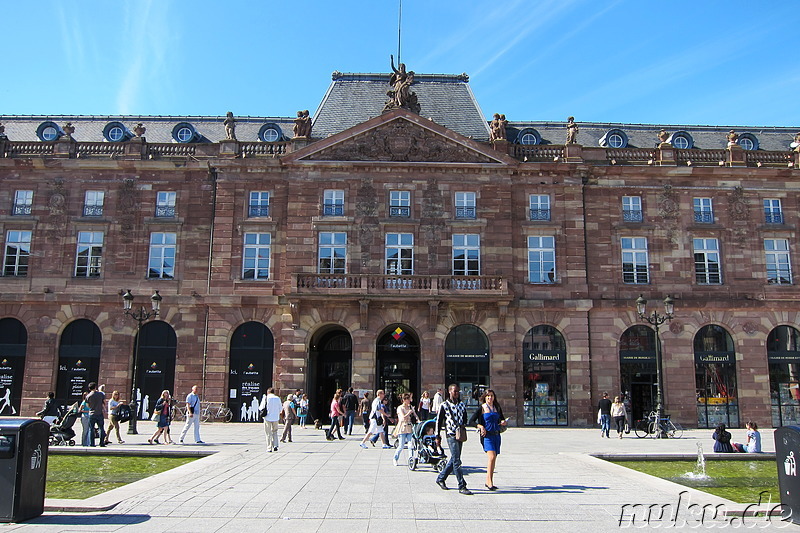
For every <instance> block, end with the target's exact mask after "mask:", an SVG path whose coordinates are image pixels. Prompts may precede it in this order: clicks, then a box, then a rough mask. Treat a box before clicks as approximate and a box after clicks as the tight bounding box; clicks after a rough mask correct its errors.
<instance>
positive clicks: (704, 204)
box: [694, 198, 714, 224]
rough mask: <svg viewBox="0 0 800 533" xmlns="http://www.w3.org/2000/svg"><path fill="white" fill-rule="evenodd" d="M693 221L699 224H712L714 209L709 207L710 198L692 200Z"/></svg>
mask: <svg viewBox="0 0 800 533" xmlns="http://www.w3.org/2000/svg"><path fill="white" fill-rule="evenodd" d="M694 221H695V222H699V223H701V224H713V223H714V209H713V208H712V206H711V198H695V199H694Z"/></svg>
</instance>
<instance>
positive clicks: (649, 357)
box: [619, 351, 656, 363]
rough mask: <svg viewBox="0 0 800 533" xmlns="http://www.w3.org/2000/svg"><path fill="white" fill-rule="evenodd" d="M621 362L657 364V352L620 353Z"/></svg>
mask: <svg viewBox="0 0 800 533" xmlns="http://www.w3.org/2000/svg"><path fill="white" fill-rule="evenodd" d="M619 361H620V363H650V362H652V363H655V361H656V353H655V352H638V351H637V352H633V351H630V352H629V351H620V352H619Z"/></svg>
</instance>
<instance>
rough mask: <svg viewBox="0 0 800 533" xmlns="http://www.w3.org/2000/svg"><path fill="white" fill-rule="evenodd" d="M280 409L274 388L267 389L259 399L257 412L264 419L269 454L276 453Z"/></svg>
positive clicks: (279, 401)
mask: <svg viewBox="0 0 800 533" xmlns="http://www.w3.org/2000/svg"><path fill="white" fill-rule="evenodd" d="M282 409H283V404H281V399H280V398H278V397H277V396H276V395H275V388H274V387H270V388H268V389H267V393H266V394H265V395H264V396H263V397H262V398H261V403H260V404H259V406H258V412H259V414H260V415H261V417H262V418H263V419H264V433H266V437H267V450H269V451H270V452H277V451H278V421H279V420H280V417H281V410H282Z"/></svg>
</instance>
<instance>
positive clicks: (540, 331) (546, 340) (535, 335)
mask: <svg viewBox="0 0 800 533" xmlns="http://www.w3.org/2000/svg"><path fill="white" fill-rule="evenodd" d="M522 370H523V374H524V402H523V407H524V410H525V414H524V423H525V424H530V425H536V426H566V425H567V422H568V416H567V414H568V409H567V391H568V389H567V344H566V342H565V341H564V337H563V336H562V335H561V332H559V331H558V330H557V329H556V328H554V327H553V326H548V325H539V326H535V327H533V328H531V329H530V330H528V332H527V333H526V334H525V337H524V339H523V341H522Z"/></svg>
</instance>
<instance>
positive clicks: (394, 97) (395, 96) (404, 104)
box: [383, 55, 420, 114]
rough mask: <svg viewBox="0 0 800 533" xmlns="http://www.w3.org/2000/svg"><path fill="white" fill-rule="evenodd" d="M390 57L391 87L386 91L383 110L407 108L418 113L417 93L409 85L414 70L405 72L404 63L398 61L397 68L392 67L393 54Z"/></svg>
mask: <svg viewBox="0 0 800 533" xmlns="http://www.w3.org/2000/svg"><path fill="white" fill-rule="evenodd" d="M389 57H390V58H391V66H392V73H393V74H392V75H391V77H390V78H389V85H391V89H389V90H388V91H386V96H388V97H389V99H388V100H386V104H385V105H384V106H383V111H384V112H386V111H391V110H392V109H398V108H403V109H408V110H409V111H411V112H412V113H417V114H419V112H420V105H419V103H418V102H417V93H415V92H412V91H411V85H412V84H413V83H414V71H413V70H411V71H408V72H406V64H405V63H400V64H399V65H398V67H399V68H394V56H393V55H392V56H389Z"/></svg>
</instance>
